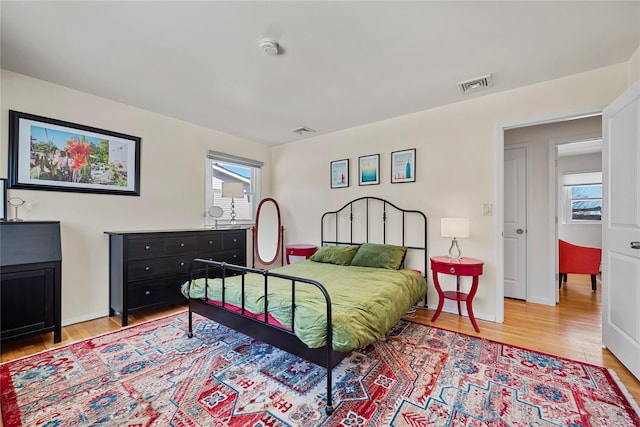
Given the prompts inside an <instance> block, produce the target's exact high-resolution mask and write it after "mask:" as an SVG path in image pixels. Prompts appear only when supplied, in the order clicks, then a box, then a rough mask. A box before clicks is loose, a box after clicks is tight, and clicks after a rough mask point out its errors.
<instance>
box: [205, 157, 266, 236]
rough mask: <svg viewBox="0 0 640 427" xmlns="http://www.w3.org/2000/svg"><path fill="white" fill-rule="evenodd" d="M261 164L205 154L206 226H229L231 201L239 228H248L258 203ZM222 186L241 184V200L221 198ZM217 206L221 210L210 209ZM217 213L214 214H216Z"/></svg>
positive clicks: (254, 161) (238, 158) (237, 158)
mask: <svg viewBox="0 0 640 427" xmlns="http://www.w3.org/2000/svg"><path fill="white" fill-rule="evenodd" d="M262 164H263V163H262V162H259V161H256V160H251V159H245V158H243V157H237V156H232V155H229V154H223V153H218V152H216V151H208V152H207V157H206V167H207V173H206V180H207V181H206V184H205V188H206V191H205V209H206V212H205V222H204V223H205V226H215V225H218V226H228V225H229V224H230V223H231V203H232V201H233V205H234V210H235V214H236V216H235V219H236V221H237V223H238V224H251V223H253V221H254V215H255V211H256V208H257V201H259V200H260V169H261V168H262ZM223 182H240V183H242V185H243V187H244V194H245V196H244V197H243V198H241V199H240V198H233V199H231V198H223V197H222V183H223ZM214 206H217V207H219V208H221V209H222V213H220V210H219V209H212V208H213V207H214ZM216 211H217V212H216Z"/></svg>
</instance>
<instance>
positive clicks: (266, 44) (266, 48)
mask: <svg viewBox="0 0 640 427" xmlns="http://www.w3.org/2000/svg"><path fill="white" fill-rule="evenodd" d="M279 47H280V45H278V42H277V41H275V40H273V39H262V40H260V49H262V53H264V54H265V55H270V56H275V55H277V54H278V53H280V52H279Z"/></svg>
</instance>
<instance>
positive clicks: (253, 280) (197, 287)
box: [182, 197, 427, 415]
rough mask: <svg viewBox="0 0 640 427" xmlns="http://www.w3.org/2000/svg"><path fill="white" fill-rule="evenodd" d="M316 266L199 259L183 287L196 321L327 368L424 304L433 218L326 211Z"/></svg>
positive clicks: (381, 203)
mask: <svg viewBox="0 0 640 427" xmlns="http://www.w3.org/2000/svg"><path fill="white" fill-rule="evenodd" d="M320 234H321V246H320V249H319V250H318V252H316V253H315V254H314V255H313V256H312V257H311V258H310V259H308V260H305V261H300V262H297V263H295V264H290V265H287V266H284V267H280V268H277V269H273V270H258V269H253V268H248V267H243V266H237V265H232V264H227V263H224V262H217V261H210V260H204V259H196V260H194V262H193V266H192V279H191V280H190V281H189V282H187V283H185V284H184V285H183V287H182V292H183V294H184V295H185V296H186V297H187V298H188V301H189V336H190V337H192V336H193V328H192V314H193V313H198V314H200V315H202V316H205V317H207V318H210V319H212V320H215V321H216V322H218V323H220V324H223V325H225V326H228V327H230V328H232V329H235V330H237V331H240V332H243V333H245V334H247V335H249V336H251V337H253V338H255V339H258V340H260V341H263V342H265V343H268V344H271V345H274V346H276V347H279V348H281V349H282V350H284V351H287V352H289V353H292V354H294V355H297V356H299V357H302V358H304V359H306V360H308V361H310V362H312V363H315V364H317V365H319V366H322V367H325V368H326V369H327V396H326V407H325V411H326V413H327V414H329V415H330V414H331V413H332V412H333V403H332V396H331V389H332V377H331V369H332V368H333V367H335V366H336V365H337V364H338V363H339V362H340V361H341V360H342V359H343V358H344V357H345V356H346V355H348V354H349V353H350V352H351V351H352V350H354V349H357V348H362V347H365V346H366V345H368V344H370V343H372V342H375V341H376V340H378V339H380V338H382V337H383V336H384V334H385V332H386V331H387V330H388V329H389V328H391V327H392V326H393V325H394V324H395V323H396V322H397V321H398V320H400V318H401V317H402V316H403V315H404V314H405V313H406V312H407V310H408V309H410V308H411V307H412V306H413V305H415V304H416V303H417V302H418V301H420V300H421V299H423V298H424V301H425V305H426V290H427V286H426V279H425V276H424V275H425V272H426V269H427V249H426V241H427V218H426V216H425V215H424V214H423V213H422V212H420V211H416V210H405V209H401V208H399V207H397V206H395V205H394V204H392V203H390V202H388V201H386V200H384V199H380V198H377V197H362V198H358V199H355V200H352V201H350V202H348V203H347V204H345V205H344V206H343V207H341V208H340V209H338V210H336V211H330V212H325V213H324V214H323V215H322V217H321V225H320Z"/></svg>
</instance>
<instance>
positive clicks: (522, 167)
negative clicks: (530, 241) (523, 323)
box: [504, 147, 527, 300]
mask: <svg viewBox="0 0 640 427" xmlns="http://www.w3.org/2000/svg"><path fill="white" fill-rule="evenodd" d="M504 296H505V297H507V298H517V299H522V300H526V299H527V149H526V148H525V147H518V148H505V150H504Z"/></svg>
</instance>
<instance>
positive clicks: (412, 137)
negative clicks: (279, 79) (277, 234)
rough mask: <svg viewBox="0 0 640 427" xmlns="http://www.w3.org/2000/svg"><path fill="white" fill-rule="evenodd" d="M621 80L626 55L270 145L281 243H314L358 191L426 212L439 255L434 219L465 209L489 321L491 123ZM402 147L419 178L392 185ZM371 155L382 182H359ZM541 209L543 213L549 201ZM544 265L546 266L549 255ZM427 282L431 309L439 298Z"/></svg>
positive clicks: (601, 98) (589, 101) (562, 104)
mask: <svg viewBox="0 0 640 427" xmlns="http://www.w3.org/2000/svg"><path fill="white" fill-rule="evenodd" d="M452 84H453V83H452ZM626 85H627V64H626V63H624V64H619V65H615V66H610V67H606V68H602V69H598V70H594V71H591V72H587V73H582V74H578V75H575V76H570V77H567V78H563V79H558V80H553V81H549V82H545V83H541V84H536V85H532V86H528V87H523V88H520V89H516V90H511V91H505V92H501V93H496V94H492V95H488V96H484V97H480V98H474V99H470V100H467V101H464V102H459V103H456V104H452V105H447V106H443V107H440V108H434V109H431V110H427V111H423V112H419V113H415V114H411V115H406V116H402V117H398V118H393V119H389V120H386V121H382V122H378V123H373V124H370V125H366V126H361V127H358V128H353V129H349V130H345V131H342V132H336V133H333V134H329V135H321V136H317V137H315V138H309V139H305V140H302V141H298V142H295V143H290V144H285V145H280V146H277V147H274V149H273V181H272V188H273V189H274V196H275V198H276V199H277V200H278V201H279V203H280V206H281V208H282V211H283V217H284V219H283V221H284V225H285V227H286V228H287V231H286V233H285V239H286V242H287V243H316V244H317V243H318V242H319V240H320V225H319V224H320V216H321V215H322V213H323V212H325V211H327V210H333V209H336V208H338V207H340V206H342V205H343V204H344V203H345V202H347V201H349V200H351V199H354V198H357V197H361V196H364V195H374V196H379V197H383V198H386V199H388V200H390V201H391V202H393V203H395V204H397V205H398V206H400V207H403V208H407V209H419V210H422V211H423V212H425V213H426V215H427V216H428V219H429V242H428V249H429V255H430V256H434V255H439V254H445V253H446V251H447V250H448V246H449V243H450V240H449V239H445V238H441V237H440V229H439V228H440V226H439V224H440V218H442V217H448V216H464V217H468V218H469V222H470V230H471V236H470V238H469V239H465V240H463V241H461V245H462V250H463V252H464V254H465V255H466V256H469V257H474V258H480V259H482V260H484V261H485V269H484V274H483V276H482V278H481V283H480V287H479V291H478V294H477V295H476V298H475V300H474V312H475V313H476V316H477V317H479V318H483V319H488V320H494V319H495V313H496V297H495V295H496V269H497V268H502V267H501V262H502V260H498V259H496V258H497V255H496V254H497V235H498V228H497V224H496V217H495V216H483V215H482V205H483V204H484V203H492V204H494V205H495V203H496V200H497V198H498V194H497V192H498V186H497V170H498V169H497V165H496V159H497V154H498V153H497V151H498V144H497V132H498V130H499V129H501V126H502V124H504V123H509V122H515V121H519V120H524V119H528V118H535V117H546V116H549V115H551V114H556V113H560V112H568V111H576V110H580V109H584V108H593V107H597V106H604V105H606V104H608V103H609V102H611V101H612V100H613V99H614V98H615V97H616V96H617V95H619V94H620V93H622V92H623V91H624V89H625V87H626ZM463 100H464V97H463V96H462V95H461V101H463ZM405 148H416V149H417V154H416V163H417V164H416V182H415V183H408V184H393V185H391V184H390V183H389V169H390V168H389V164H390V153H391V152H392V151H396V150H401V149H405ZM500 151H501V148H500ZM376 153H380V155H381V159H380V160H381V165H382V167H381V184H380V185H375V186H367V187H359V186H358V185H357V160H358V157H359V156H363V155H368V154H376ZM500 155H502V153H501V152H500ZM345 158H348V159H350V161H351V171H350V182H351V185H350V186H349V187H348V188H341V189H331V188H330V187H329V163H330V162H331V161H332V160H338V159H345ZM545 167H546V166H545ZM540 209H542V210H543V211H546V210H547V209H548V201H545V202H543V204H542V206H541V207H540ZM544 228H545V230H546V228H547V227H544ZM500 229H501V227H500ZM543 234H544V233H543ZM549 244H550V243H549V242H546V241H543V242H542V245H543V246H545V247H548V245H549ZM542 263H543V265H542V268H543V269H544V268H545V265H544V264H546V263H547V261H546V258H545V259H543V260H542ZM429 283H430V285H429V286H430V289H429V294H428V295H429V299H428V303H429V305H430V306H432V307H433V306H434V305H435V304H436V303H437V299H436V298H435V296H434V295H435V289H434V288H433V284H432V283H431V279H429Z"/></svg>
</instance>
